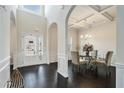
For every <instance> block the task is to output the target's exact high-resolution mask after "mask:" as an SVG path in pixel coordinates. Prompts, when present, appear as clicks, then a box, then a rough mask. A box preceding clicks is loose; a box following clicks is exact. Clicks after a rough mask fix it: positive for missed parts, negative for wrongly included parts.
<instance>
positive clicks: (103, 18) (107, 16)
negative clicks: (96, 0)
mask: <svg viewBox="0 0 124 93" xmlns="http://www.w3.org/2000/svg"><path fill="white" fill-rule="evenodd" d="M115 19H116V6H111V5H88V6H86V5H82V6H76V7H75V8H74V10H73V11H72V13H71V15H70V17H69V21H68V29H73V28H74V29H80V28H81V29H87V28H91V27H93V26H97V25H99V24H103V23H106V22H111V21H114V20H115Z"/></svg>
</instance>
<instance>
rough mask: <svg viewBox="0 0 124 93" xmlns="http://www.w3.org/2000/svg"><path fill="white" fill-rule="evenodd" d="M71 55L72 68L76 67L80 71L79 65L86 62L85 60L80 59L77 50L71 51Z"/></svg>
mask: <svg viewBox="0 0 124 93" xmlns="http://www.w3.org/2000/svg"><path fill="white" fill-rule="evenodd" d="M71 57H72V70H74V67H76V68H78V71H79V72H80V66H81V65H82V64H86V61H84V60H82V59H80V56H79V52H77V51H71Z"/></svg>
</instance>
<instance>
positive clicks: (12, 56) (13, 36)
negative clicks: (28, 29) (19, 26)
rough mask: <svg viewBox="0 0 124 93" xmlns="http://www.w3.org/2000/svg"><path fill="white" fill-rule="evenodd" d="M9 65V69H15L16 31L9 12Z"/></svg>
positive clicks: (11, 14) (13, 19) (14, 22)
mask: <svg viewBox="0 0 124 93" xmlns="http://www.w3.org/2000/svg"><path fill="white" fill-rule="evenodd" d="M10 63H11V67H13V66H14V68H17V31H16V19H15V15H14V13H13V11H11V12H10Z"/></svg>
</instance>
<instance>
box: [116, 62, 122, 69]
mask: <svg viewBox="0 0 124 93" xmlns="http://www.w3.org/2000/svg"><path fill="white" fill-rule="evenodd" d="M115 66H116V67H117V68H121V69H124V64H122V63H115Z"/></svg>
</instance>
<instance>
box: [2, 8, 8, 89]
mask: <svg viewBox="0 0 124 93" xmlns="http://www.w3.org/2000/svg"><path fill="white" fill-rule="evenodd" d="M9 79H10V6H6V11H5V10H3V9H0V87H5V85H6V82H7V81H8V80H9Z"/></svg>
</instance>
